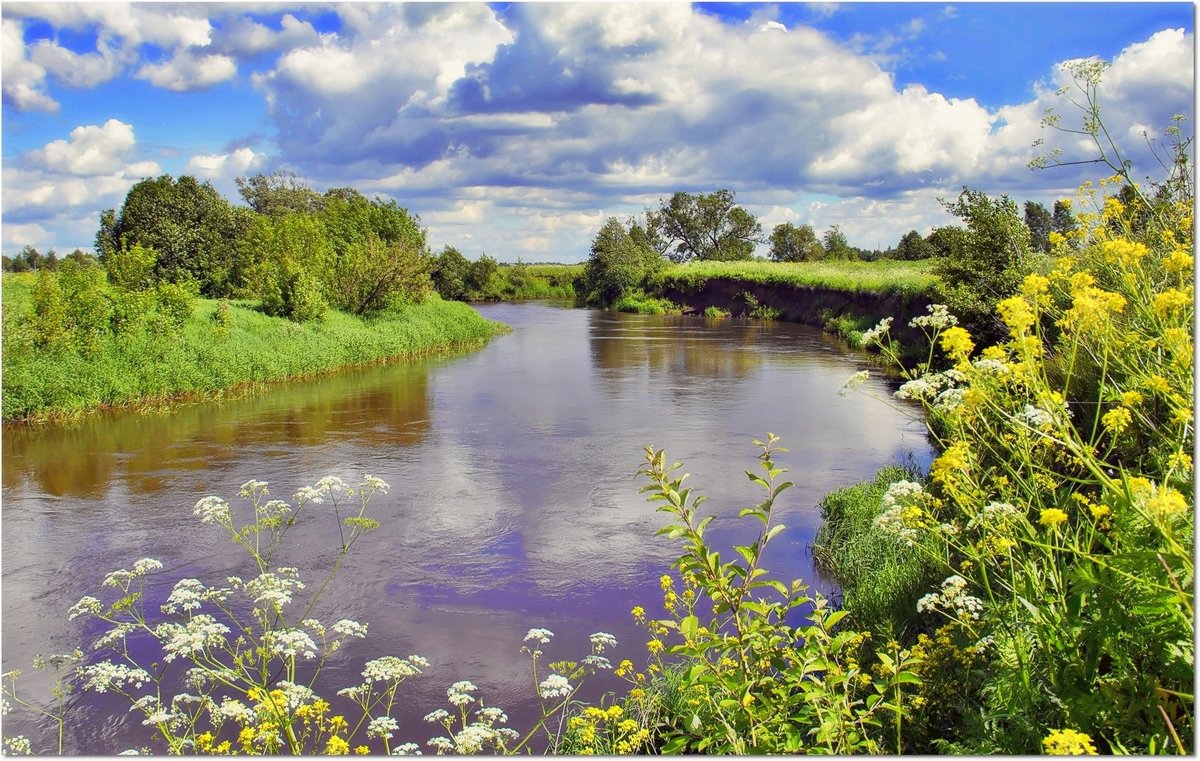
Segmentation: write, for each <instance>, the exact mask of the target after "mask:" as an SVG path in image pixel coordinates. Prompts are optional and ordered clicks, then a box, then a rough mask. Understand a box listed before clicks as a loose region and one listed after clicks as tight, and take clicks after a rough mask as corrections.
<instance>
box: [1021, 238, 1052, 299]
mask: <svg viewBox="0 0 1200 761" xmlns="http://www.w3.org/2000/svg"><path fill="white" fill-rule="evenodd" d="M1059 237H1060V238H1061V237H1062V236H1059ZM1021 294H1022V295H1023V296H1025V298H1027V299H1029V300H1030V301H1031V302H1033V303H1034V304H1038V305H1042V304H1045V303H1047V301H1049V298H1048V297H1049V295H1050V279H1049V278H1047V277H1046V276H1044V275H1038V274H1033V275H1028V276H1026V278H1025V281H1024V282H1023V283H1021Z"/></svg>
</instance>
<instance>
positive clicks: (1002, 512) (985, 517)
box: [967, 502, 1022, 528]
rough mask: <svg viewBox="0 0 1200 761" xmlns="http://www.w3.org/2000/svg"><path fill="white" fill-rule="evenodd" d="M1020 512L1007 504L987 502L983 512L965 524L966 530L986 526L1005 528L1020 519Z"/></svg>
mask: <svg viewBox="0 0 1200 761" xmlns="http://www.w3.org/2000/svg"><path fill="white" fill-rule="evenodd" d="M1021 514H1022V513H1021V511H1020V510H1018V509H1017V508H1016V507H1014V506H1013V505H1011V504H1009V503H1008V502H989V503H987V504H986V505H984V508H983V512H981V513H980V514H979V515H978V516H977V517H975V518H972V519H971V521H970V522H969V523H967V528H974V527H975V526H980V525H987V526H992V527H1001V528H1002V527H1005V526H1008V525H1009V524H1011V523H1013V522H1014V521H1016V520H1017V519H1018V518H1020V517H1021Z"/></svg>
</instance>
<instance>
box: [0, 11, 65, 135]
mask: <svg viewBox="0 0 1200 761" xmlns="http://www.w3.org/2000/svg"><path fill="white" fill-rule="evenodd" d="M26 53H27V48H26V47H25V38H24V33H23V31H22V29H21V24H20V22H18V21H14V20H13V19H10V18H5V19H3V21H2V22H0V69H3V71H4V87H3V91H4V101H5V103H10V104H12V106H13V108H15V109H16V110H17V111H50V112H53V111H57V110H58V102H57V101H55V100H54V99H53V98H51V97H50V96H49V95H47V94H46V93H45V88H46V69H45V67H44V66H39V65H38V64H36V63H34V62H33V61H30V60H29V59H28V57H27V55H26Z"/></svg>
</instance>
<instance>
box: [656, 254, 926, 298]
mask: <svg viewBox="0 0 1200 761" xmlns="http://www.w3.org/2000/svg"><path fill="white" fill-rule="evenodd" d="M932 266H933V263H932V261H931V260H928V259H927V260H924V261H915V262H909V261H894V260H882V261H875V262H859V261H853V262H851V261H836V262H764V261H751V262H690V263H688V264H676V265H672V266H671V267H668V268H667V269H665V270H664V271H663V272H661V273H660V274H659V275H658V279H659V282H661V284H662V287H675V288H679V289H680V290H684V289H687V290H693V289H696V288H698V287H700V286H702V285H703V284H704V282H706V281H708V280H713V279H716V278H723V279H728V280H743V281H746V282H753V283H769V284H773V285H795V286H802V287H810V288H828V289H831V290H837V291H851V292H869V293H881V294H893V293H894V294H903V295H916V294H925V293H929V292H930V291H932V290H933V288H934V286H935V285H936V283H937V278H936V277H935V276H934V275H933V274H932V273H931V272H930V270H931V268H932Z"/></svg>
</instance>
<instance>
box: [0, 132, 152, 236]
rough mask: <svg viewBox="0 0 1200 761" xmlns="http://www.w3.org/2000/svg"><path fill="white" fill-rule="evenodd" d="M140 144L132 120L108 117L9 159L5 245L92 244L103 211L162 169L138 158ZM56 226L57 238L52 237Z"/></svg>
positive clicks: (3, 194)
mask: <svg viewBox="0 0 1200 761" xmlns="http://www.w3.org/2000/svg"><path fill="white" fill-rule="evenodd" d="M136 144H137V141H136V137H135V135H134V132H133V128H132V127H131V126H130V125H129V124H126V123H124V122H122V121H119V120H117V119H109V120H108V121H107V122H105V123H104V124H102V125H82V126H79V127H76V128H75V129H73V130H71V132H70V135H69V137H68V138H67V139H60V140H53V141H51V142H49V143H47V144H46V145H45V146H43V147H42V148H41V149H38V150H33V151H29V152H27V153H26V154H24V155H23V156H21V157H20V158H19V159H18V160H15V161H5V165H4V170H3V175H2V178H0V179H2V180H3V184H2V190H0V202H2V203H3V208H4V244H5V245H6V247H7V246H9V245H10V244H11V245H13V246H16V247H20V246H23V245H26V244H29V243H32V244H33V245H46V244H47V243H49V244H57V245H60V246H62V247H64V248H66V247H67V246H70V247H74V246H87V245H90V241H91V238H92V236H93V235H94V234H95V229H96V219H97V215H98V213H99V212H100V210H101V209H104V208H108V207H113V206H117V205H119V204H120V203H121V201H122V199H123V198H124V196H125V194H126V193H127V192H128V191H129V188H130V187H131V186H132V185H133V184H134V183H135V182H137V181H139V180H141V179H143V178H145V177H149V176H152V175H156V174H158V173H159V172H160V171H161V168H160V167H159V165H158V164H157V163H156V162H154V161H150V160H145V159H140V160H139V158H138V155H137V147H136ZM81 220H84V221H83V222H81ZM81 224H82V225H83V226H84V229H83V230H82V231H81V230H80V229H79V228H80V225H81ZM55 230H56V231H58V232H57V233H56V234H57V235H59V236H60V237H59V238H58V240H50V241H47V240H46V238H47V236H49V235H50V234H51V233H50V232H49V231H55ZM63 231H66V233H65V235H67V236H70V237H69V239H64V238H63V237H61V236H63V235H64V233H63Z"/></svg>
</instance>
